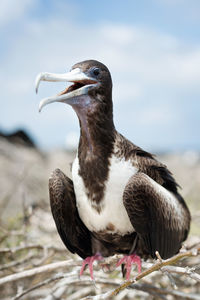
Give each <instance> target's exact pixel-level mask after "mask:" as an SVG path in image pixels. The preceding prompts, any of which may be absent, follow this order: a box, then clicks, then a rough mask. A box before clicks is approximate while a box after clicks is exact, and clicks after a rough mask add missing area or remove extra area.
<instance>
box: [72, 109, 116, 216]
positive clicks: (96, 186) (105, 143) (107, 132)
mask: <svg viewBox="0 0 200 300" xmlns="http://www.w3.org/2000/svg"><path fill="white" fill-rule="evenodd" d="M77 114H78V116H79V121H80V141H79V148H78V159H79V167H80V169H79V174H80V175H81V176H82V178H83V181H84V183H85V186H86V188H87V190H88V191H89V198H90V200H91V201H92V202H93V204H94V207H95V208H96V209H97V210H98V209H99V206H98V205H99V203H100V202H101V199H102V198H103V194H104V184H105V182H106V180H107V178H108V171H109V158H110V157H111V155H112V153H113V148H114V140H115V133H116V131H115V127H114V123H113V116H112V111H110V113H109V111H107V113H106V114H105V113H102V112H99V111H98V112H97V113H96V114H83V113H81V114H80V113H77Z"/></svg>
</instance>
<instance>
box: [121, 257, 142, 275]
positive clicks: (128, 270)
mask: <svg viewBox="0 0 200 300" xmlns="http://www.w3.org/2000/svg"><path fill="white" fill-rule="evenodd" d="M123 263H125V269H126V280H129V279H130V274H131V266H132V264H134V263H136V265H137V269H138V273H141V271H142V263H141V259H140V257H139V256H138V255H136V254H131V255H125V256H124V257H122V258H121V259H120V260H119V261H118V263H117V267H119V266H120V265H121V264H123Z"/></svg>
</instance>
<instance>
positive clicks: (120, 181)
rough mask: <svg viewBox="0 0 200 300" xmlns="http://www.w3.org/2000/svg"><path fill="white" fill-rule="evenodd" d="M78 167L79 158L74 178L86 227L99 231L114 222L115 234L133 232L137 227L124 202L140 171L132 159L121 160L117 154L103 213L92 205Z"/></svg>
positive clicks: (77, 198) (79, 209)
mask: <svg viewBox="0 0 200 300" xmlns="http://www.w3.org/2000/svg"><path fill="white" fill-rule="evenodd" d="M78 170H79V161H78V158H76V159H75V161H74V163H73V166H72V177H73V183H74V189H75V194H76V201H77V208H78V211H79V215H80V218H81V219H82V221H83V223H84V224H85V225H86V227H87V228H88V229H89V230H90V231H95V232H97V231H101V230H105V229H106V227H107V228H109V227H112V226H111V225H113V226H114V227H113V228H114V230H113V231H112V233H120V234H127V233H130V232H133V231H134V229H133V226H132V225H131V222H130V220H129V217H128V215H127V212H126V210H125V207H124V205H123V192H124V188H125V186H126V184H127V183H128V180H129V178H130V177H131V176H132V175H134V174H135V173H136V172H137V169H136V168H135V167H133V166H132V165H131V163H130V162H129V161H125V160H121V159H119V158H117V157H115V156H114V155H113V156H112V157H111V159H110V168H109V174H108V180H107V181H106V183H105V192H104V198H103V200H102V206H101V207H102V209H101V213H100V214H99V213H98V212H97V210H96V209H95V208H93V207H92V205H91V200H90V199H88V197H87V193H86V188H85V185H84V182H83V180H82V178H81V176H80V175H79V174H78Z"/></svg>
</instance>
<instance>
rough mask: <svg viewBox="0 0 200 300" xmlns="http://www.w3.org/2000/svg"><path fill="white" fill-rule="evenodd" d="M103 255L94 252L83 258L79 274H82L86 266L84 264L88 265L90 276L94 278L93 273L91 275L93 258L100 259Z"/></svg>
mask: <svg viewBox="0 0 200 300" xmlns="http://www.w3.org/2000/svg"><path fill="white" fill-rule="evenodd" d="M102 259H103V256H102V255H101V254H99V253H96V254H95V255H94V256H89V257H87V258H86V259H84V261H83V263H82V267H81V270H80V276H81V275H83V271H84V269H85V267H86V265H88V266H89V271H90V277H91V279H92V280H94V275H93V263H94V261H95V260H102Z"/></svg>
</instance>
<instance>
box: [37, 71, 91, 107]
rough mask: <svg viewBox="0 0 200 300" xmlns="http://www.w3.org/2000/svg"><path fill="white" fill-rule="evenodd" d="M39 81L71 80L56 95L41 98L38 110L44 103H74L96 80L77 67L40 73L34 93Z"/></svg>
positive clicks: (85, 93)
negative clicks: (58, 71) (57, 71)
mask: <svg viewBox="0 0 200 300" xmlns="http://www.w3.org/2000/svg"><path fill="white" fill-rule="evenodd" d="M40 81H65V82H73V84H72V85H71V86H69V87H67V88H66V89H65V90H64V91H62V92H61V93H59V94H58V95H55V96H52V97H48V98H44V99H42V100H41V101H40V104H39V111H41V110H42V108H43V107H44V106H45V105H47V104H50V103H53V102H64V103H67V104H70V105H73V104H76V101H78V100H77V99H78V98H79V97H80V96H83V95H87V94H88V91H89V90H90V89H91V88H92V87H94V86H96V85H97V81H96V80H94V79H93V78H90V77H89V76H87V75H86V74H85V73H84V72H82V71H81V69H79V68H76V69H73V70H72V71H70V72H69V73H64V74H53V73H40V74H39V75H38V76H37V77H36V81H35V88H36V93H37V92H38V88H39V84H40Z"/></svg>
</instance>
